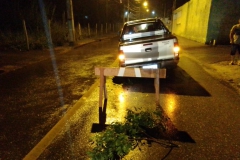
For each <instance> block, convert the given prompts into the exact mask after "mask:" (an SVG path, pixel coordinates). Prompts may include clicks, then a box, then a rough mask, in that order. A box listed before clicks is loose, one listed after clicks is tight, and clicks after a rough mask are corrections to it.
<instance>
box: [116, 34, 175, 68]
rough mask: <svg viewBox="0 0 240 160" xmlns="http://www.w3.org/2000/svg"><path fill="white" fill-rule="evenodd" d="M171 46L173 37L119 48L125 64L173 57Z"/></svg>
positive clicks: (172, 45)
mask: <svg viewBox="0 0 240 160" xmlns="http://www.w3.org/2000/svg"><path fill="white" fill-rule="evenodd" d="M173 47H174V41H173V39H167V40H160V41H153V42H147V43H141V44H131V45H126V46H121V47H120V49H121V50H122V51H123V53H124V55H125V64H126V65H127V64H133V63H144V62H148V61H154V60H165V59H173V58H174V52H173Z"/></svg>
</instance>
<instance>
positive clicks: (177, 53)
mask: <svg viewBox="0 0 240 160" xmlns="http://www.w3.org/2000/svg"><path fill="white" fill-rule="evenodd" d="M179 51H180V47H179V46H178V43H176V42H175V43H174V47H173V52H174V55H175V56H179Z"/></svg>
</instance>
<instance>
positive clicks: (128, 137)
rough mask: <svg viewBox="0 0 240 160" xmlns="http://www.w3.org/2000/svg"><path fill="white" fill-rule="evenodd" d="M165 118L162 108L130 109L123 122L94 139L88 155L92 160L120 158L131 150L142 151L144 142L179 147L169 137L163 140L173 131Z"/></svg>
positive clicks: (112, 125) (117, 123)
mask: <svg viewBox="0 0 240 160" xmlns="http://www.w3.org/2000/svg"><path fill="white" fill-rule="evenodd" d="M165 118H166V117H165V116H164V114H163V113H162V112H161V111H153V112H147V111H141V112H139V113H136V112H133V111H131V110H128V111H127V115H126V117H125V122H124V123H120V122H114V123H112V124H111V125H110V126H107V128H106V129H105V130H104V131H103V132H100V133H98V134H96V135H95V137H93V138H92V142H93V147H92V150H91V151H89V152H88V155H89V157H90V158H91V159H92V160H120V159H124V156H126V155H127V154H128V153H129V152H130V151H131V150H134V149H136V148H139V149H140V150H141V146H142V145H149V146H151V145H150V144H151V143H157V144H159V145H162V146H164V147H167V148H174V147H177V145H175V144H173V143H172V142H171V141H170V140H169V141H168V142H165V143H164V144H163V142H162V141H160V139H162V138H164V139H166V138H168V136H169V135H171V134H174V133H171V134H170V133H169V126H168V125H167V123H166V122H167V121H166V119H165ZM171 132H173V131H171Z"/></svg>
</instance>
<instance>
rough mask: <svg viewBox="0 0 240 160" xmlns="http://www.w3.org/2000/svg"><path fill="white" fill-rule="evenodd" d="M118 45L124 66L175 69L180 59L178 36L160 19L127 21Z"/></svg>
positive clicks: (121, 64)
mask: <svg viewBox="0 0 240 160" xmlns="http://www.w3.org/2000/svg"><path fill="white" fill-rule="evenodd" d="M118 47H119V56H118V57H119V66H120V67H138V68H174V67H176V66H177V64H178V62H179V46H178V39H177V37H175V36H174V35H172V34H171V32H170V31H169V30H168V28H167V27H166V26H165V25H164V23H163V22H162V21H161V20H160V19H159V18H148V19H140V20H134V21H128V22H126V23H124V25H123V28H122V30H121V32H120V39H119V45H118Z"/></svg>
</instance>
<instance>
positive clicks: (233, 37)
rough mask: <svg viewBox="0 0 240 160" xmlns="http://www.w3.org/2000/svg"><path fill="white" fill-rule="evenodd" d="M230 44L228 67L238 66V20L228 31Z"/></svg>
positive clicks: (239, 37)
mask: <svg viewBox="0 0 240 160" xmlns="http://www.w3.org/2000/svg"><path fill="white" fill-rule="evenodd" d="M229 37H230V44H231V52H230V55H231V62H230V63H229V65H235V64H238V65H240V62H238V58H239V54H240V18H239V19H238V24H235V25H234V26H233V27H232V29H231V30H230V34H229ZM237 51H238V55H237V57H236V53H237Z"/></svg>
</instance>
